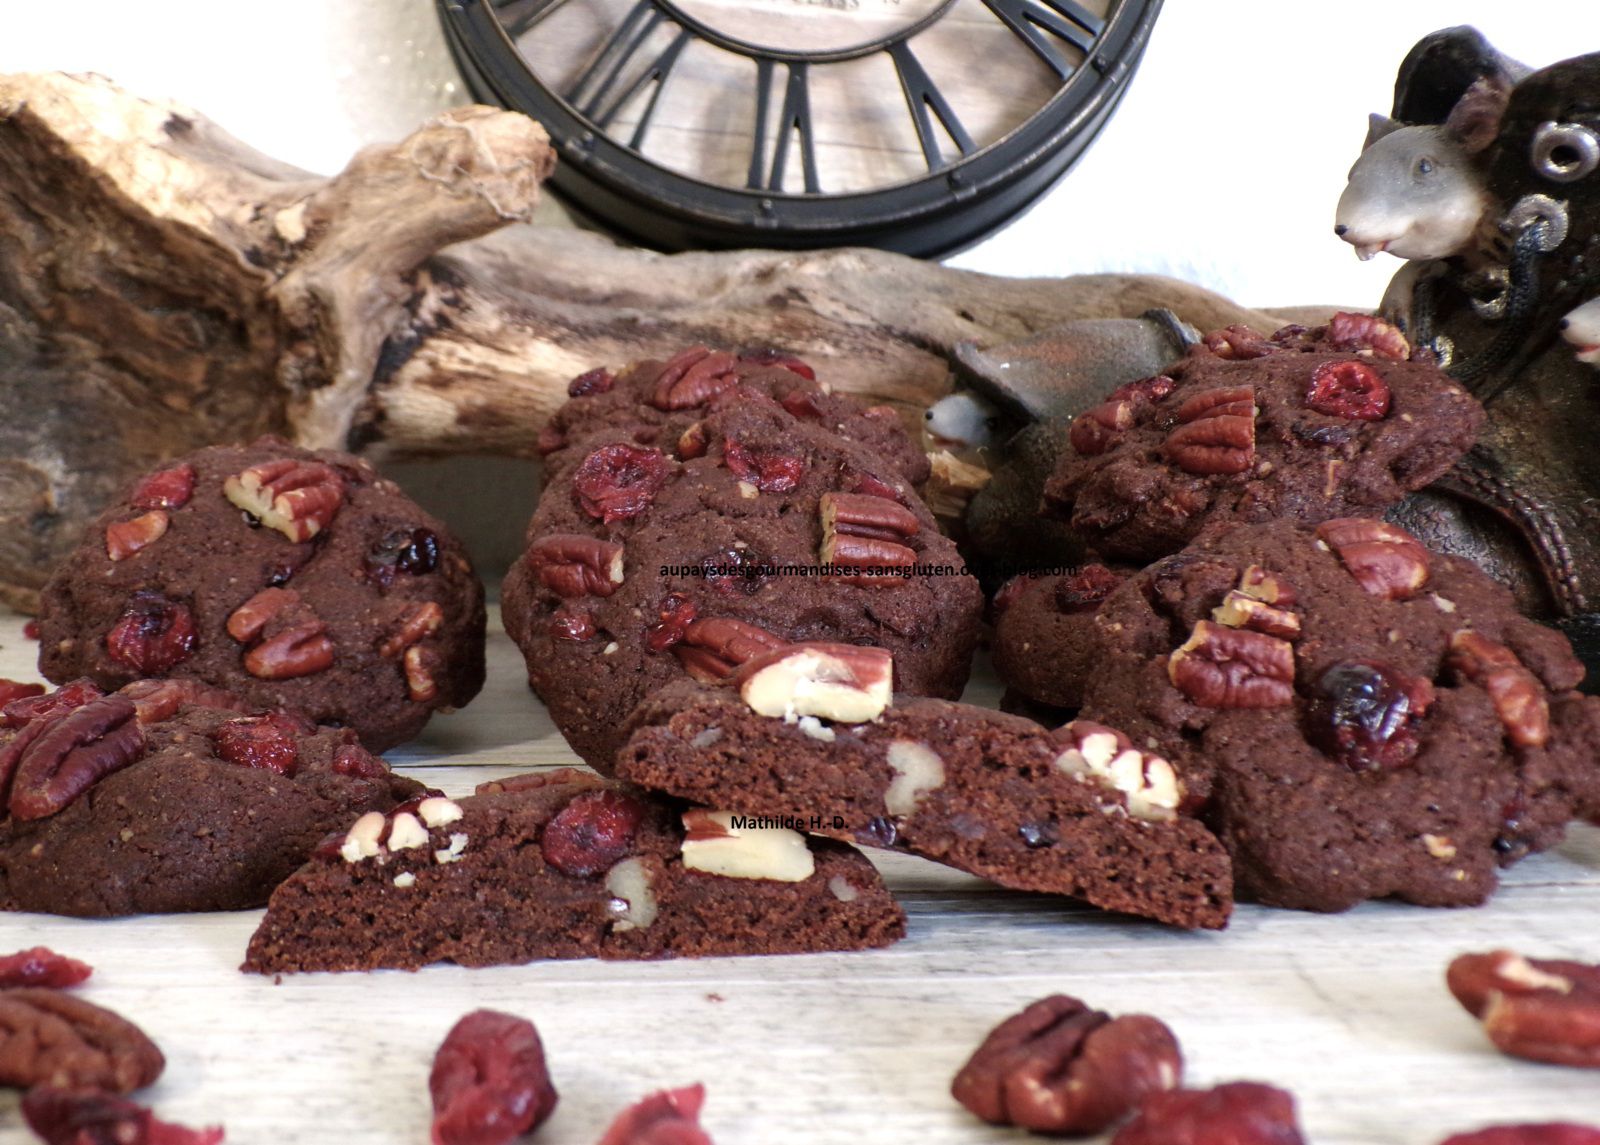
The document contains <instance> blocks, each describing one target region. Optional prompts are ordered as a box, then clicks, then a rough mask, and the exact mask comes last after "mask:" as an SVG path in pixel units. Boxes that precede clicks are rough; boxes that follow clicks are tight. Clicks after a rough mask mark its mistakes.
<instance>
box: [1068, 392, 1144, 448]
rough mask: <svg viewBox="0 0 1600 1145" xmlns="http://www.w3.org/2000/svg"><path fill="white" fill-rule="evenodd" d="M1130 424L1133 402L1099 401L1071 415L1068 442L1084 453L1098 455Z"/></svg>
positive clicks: (1131, 422)
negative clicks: (1073, 415)
mask: <svg viewBox="0 0 1600 1145" xmlns="http://www.w3.org/2000/svg"><path fill="white" fill-rule="evenodd" d="M1132 427H1133V402H1131V401H1128V400H1126V399H1121V400H1117V401H1107V402H1101V403H1100V404H1099V405H1097V406H1091V407H1090V408H1088V409H1086V410H1084V411H1083V412H1082V413H1080V414H1079V415H1078V416H1077V417H1075V418H1073V419H1072V426H1071V428H1070V429H1068V430H1067V443H1068V444H1069V445H1071V446H1072V448H1073V449H1075V450H1077V451H1078V453H1079V454H1080V455H1082V456H1084V457H1098V456H1100V454H1102V453H1104V452H1105V451H1106V450H1108V449H1110V448H1111V445H1112V443H1113V442H1115V441H1116V440H1117V438H1118V437H1119V436H1120V435H1121V434H1122V432H1123V431H1124V430H1126V429H1131V428H1132Z"/></svg>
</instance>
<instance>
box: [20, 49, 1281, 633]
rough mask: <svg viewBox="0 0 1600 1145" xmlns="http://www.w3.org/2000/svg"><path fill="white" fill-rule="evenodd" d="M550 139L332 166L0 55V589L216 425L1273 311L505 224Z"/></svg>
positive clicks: (375, 423) (899, 372)
mask: <svg viewBox="0 0 1600 1145" xmlns="http://www.w3.org/2000/svg"><path fill="white" fill-rule="evenodd" d="M553 164H554V154H553V152H552V150H551V147H550V144H549V141H548V139H547V137H546V135H545V133H544V131H543V130H542V129H541V128H540V127H539V125H538V124H536V123H534V122H533V121H531V120H529V119H527V118H525V117H523V116H521V115H517V114H515V113H511V112H505V111H496V110H491V109H489V108H483V107H469V108H463V109H459V110H456V111H452V112H449V113H446V114H444V115H441V116H438V117H436V118H434V119H432V120H429V121H428V122H426V123H424V124H423V125H422V126H421V127H419V128H418V130H417V131H416V132H415V133H414V134H413V135H411V136H410V137H409V138H407V139H406V140H404V141H402V142H401V143H399V144H396V145H393V146H379V147H372V148H368V149H366V150H364V151H362V152H361V153H360V154H359V155H357V156H356V157H355V159H354V160H353V161H352V162H351V164H350V165H349V167H347V168H346V169H345V170H344V172H342V173H341V174H339V175H338V176H335V177H333V178H331V179H326V178H320V177H317V176H313V175H310V174H307V173H306V172H304V171H300V170H297V169H295V168H292V167H289V166H287V165H285V164H282V163H279V162H277V161H275V160H273V159H270V158H268V157H266V156H263V155H261V154H259V153H258V152H255V151H253V150H251V149H250V148H248V147H247V146H245V145H244V144H242V143H240V142H239V141H237V140H235V139H233V138H232V137H230V136H228V135H227V134H226V133H225V132H223V131H222V130H220V129H219V128H217V127H216V126H215V125H214V124H211V123H210V122H209V121H207V120H206V119H204V118H203V117H202V116H200V115H197V114H196V113H195V112H193V111H191V110H189V109H187V108H183V107H180V106H177V105H174V104H170V103H165V102H161V101H153V100H145V99H140V98H137V97H134V96H132V95H129V94H127V93H125V92H122V91H120V90H119V89H117V88H116V87H115V86H113V85H112V84H110V83H109V82H107V81H105V80H103V79H99V78H97V77H74V76H66V75H60V74H50V75H22V76H9V77H7V76H0V410H3V411H4V414H5V416H4V417H3V418H0V600H4V601H7V602H9V603H11V604H13V605H16V606H18V607H23V608H27V607H29V606H30V605H31V603H32V599H33V594H34V593H35V591H36V590H37V588H38V587H39V585H40V584H42V583H43V580H44V578H45V577H46V576H47V575H48V571H49V569H50V567H51V565H52V564H53V563H54V562H55V561H56V560H58V559H59V558H60V557H61V556H62V555H63V553H64V552H65V551H66V550H67V549H68V548H70V547H71V546H72V545H73V544H74V543H76V541H77V538H78V536H79V535H80V533H81V530H82V527H83V525H84V523H85V522H86V521H87V520H88V519H89V518H90V517H91V516H92V515H93V514H94V513H95V512H96V511H97V510H98V509H99V508H100V507H101V506H102V505H104V504H105V503H106V501H107V500H108V499H109V498H110V497H111V496H112V494H113V493H114V491H115V489H116V488H117V487H118V486H119V485H120V484H122V483H123V482H124V481H126V480H127V479H128V478H129V477H130V476H132V475H133V474H135V473H137V472H138V471H140V470H142V469H145V468H148V467H149V466H151V465H153V464H155V463H156V462H158V461H160V460H162V459H165V458H167V457H171V456H174V455H176V454H179V453H183V452H186V451H188V450H190V449H193V448H196V447H198V446H200V445H203V444H208V443H212V442H217V441H226V440H236V439H240V438H248V437H251V436H254V435H256V434H259V433H262V432H277V433H282V434H285V435H287V436H289V437H291V438H293V439H295V440H297V441H298V442H300V443H302V444H306V445H312V446H319V447H327V446H350V447H353V448H358V449H361V450H364V451H365V452H367V453H369V454H383V453H391V454H409V455H440V454H447V453H455V452H478V453H502V454H512V455H527V454H530V453H532V452H533V447H534V442H535V440H536V438H537V436H538V431H539V428H540V426H541V425H542V424H543V422H544V419H545V418H546V417H547V416H548V414H549V413H550V411H551V410H552V409H553V408H554V407H555V406H556V405H558V404H559V403H560V402H561V401H562V400H564V397H565V384H566V382H567V380H568V379H569V378H571V377H572V376H573V375H575V374H577V373H580V372H582V371H583V370H585V369H588V368H590V367H591V366H593V365H596V364H601V363H609V364H620V363H622V362H625V361H627V360H629V359H632V358H636V357H640V356H646V355H654V354H666V353H671V352H672V351H674V350H676V349H678V348H681V347H682V346H684V345H687V344H691V343H695V342H710V343H723V344H730V345H751V344H760V345H775V346H782V347H784V348H787V349H789V350H792V351H794V352H797V353H800V354H802V355H803V356H805V357H806V358H807V359H809V360H811V361H813V362H814V363H815V364H816V366H817V367H818V369H819V370H820V371H822V372H823V376H825V377H826V378H828V379H829V380H831V381H832V382H833V383H834V384H835V385H837V386H838V387H840V388H842V389H847V390H853V391H859V392H862V393H866V394H870V395H872V396H873V397H875V398H878V399H880V400H885V401H891V402H896V403H900V404H901V405H903V406H905V407H906V408H907V409H908V410H912V409H916V410H920V408H921V407H923V406H925V405H926V404H927V403H929V402H930V401H932V400H934V399H936V398H937V397H938V396H940V395H941V394H942V393H944V392H945V391H946V390H947V389H948V387H949V380H950V370H949V358H950V351H951V348H952V347H953V346H954V345H955V344H956V343H958V342H960V341H963V340H975V341H978V342H980V343H994V342H1000V341H1006V340H1011V339H1015V338H1018V337H1023V336H1026V335H1028V334H1031V333H1034V332H1036V331H1038V330H1041V329H1044V328H1048V327H1050V326H1052V325H1054V324H1056V323H1059V322H1062V321H1066V320H1068V319H1073V318H1085V317H1115V316H1127V317H1132V316H1136V315H1138V314H1140V313H1142V312H1143V311H1144V310H1146V309H1147V308H1149V307H1152V306H1166V307H1169V308H1171V309H1172V310H1174V311H1176V312H1177V313H1178V314H1179V315H1180V316H1181V317H1183V318H1184V319H1186V320H1187V321H1189V322H1191V323H1193V324H1195V325H1197V326H1199V327H1201V328H1203V329H1204V328H1212V327H1217V326H1223V325H1227V324H1229V323H1233V322H1245V323H1252V324H1256V325H1260V326H1263V327H1266V328H1270V327H1271V326H1272V325H1273V324H1274V322H1273V319H1272V318H1271V317H1269V316H1268V315H1266V314H1264V313H1262V312H1259V311H1253V310H1249V309H1246V308H1244V307H1240V306H1237V305H1235V304H1233V303H1232V302H1230V301H1228V300H1227V299H1225V298H1222V297H1220V296H1218V295H1215V294H1212V293H1210V292H1208V291H1205V290H1202V289H1200V288H1198V287H1195V286H1192V285H1189V284H1187V283H1183V282H1179V281H1176V280H1173V279H1167V278H1161V277H1157V276H1142V275H1081V276H1075V277H1066V278H1057V279H1004V278H995V277H991V276H987V275H981V274H977V273H973V272H970V271H959V270H952V269H949V268H946V267H942V266H939V265H937V264H934V263H925V262H919V261H916V260H912V259H907V258H904V257H900V256H897V255H890V254H884V253H881V252H876V251H866V250H832V251H823V252H817V253H812V254H785V253H774V252H764V251H748V252H732V253H721V254H681V255H672V256H664V255H658V254H653V253H650V252H646V251H641V250H636V249H630V248H626V247H622V246H619V245H617V244H615V243H613V242H611V241H609V240H607V239H605V238H604V237H602V236H599V235H595V234H592V233H588V232H584V231H579V230H569V229H566V228H543V227H540V228H536V227H528V226H510V225H508V224H514V223H522V222H525V221H526V220H527V219H528V217H529V215H530V212H531V211H532V208H533V206H534V204H535V202H536V201H537V197H538V193H539V192H538V188H539V184H540V182H541V181H542V180H543V179H544V178H545V177H546V176H547V175H548V174H549V172H550V170H551V168H552V166H553Z"/></svg>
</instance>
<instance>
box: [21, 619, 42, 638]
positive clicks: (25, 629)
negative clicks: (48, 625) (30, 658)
mask: <svg viewBox="0 0 1600 1145" xmlns="http://www.w3.org/2000/svg"><path fill="white" fill-rule="evenodd" d="M22 638H23V639H24V640H37V639H39V622H38V621H37V620H33V619H30V620H28V621H27V623H25V624H24V625H23V626H22Z"/></svg>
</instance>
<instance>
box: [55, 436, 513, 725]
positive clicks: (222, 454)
mask: <svg viewBox="0 0 1600 1145" xmlns="http://www.w3.org/2000/svg"><path fill="white" fill-rule="evenodd" d="M39 627H40V645H39V667H40V670H41V671H42V672H43V673H44V675H45V676H46V677H47V678H48V679H50V680H54V681H56V682H57V683H63V682H65V681H68V680H73V679H77V678H79V677H88V678H90V679H92V680H94V682H95V683H96V684H98V685H99V686H100V687H102V688H118V687H121V686H122V685H124V684H127V683H128V682H129V681H131V680H135V679H140V678H144V677H155V676H162V677H172V678H181V679H192V680H198V681H202V682H204V683H207V684H211V685H214V686H217V687H221V688H226V689H228V690H229V691H231V692H233V693H234V694H236V695H238V696H239V697H241V698H242V699H244V700H245V701H247V702H248V703H250V704H251V705H253V706H255V707H258V708H262V709H266V708H289V709H292V710H295V711H298V712H300V713H301V714H302V715H305V716H306V717H307V718H309V719H311V720H313V721H314V722H319V723H328V724H341V725H343V726H346V727H350V728H352V729H354V730H355V732H356V734H358V735H359V736H360V737H361V739H362V742H363V743H364V744H366V746H367V747H368V749H369V750H372V751H382V750H385V749H387V748H390V747H393V746H395V745H396V744H399V743H403V742H405V741H406V740H408V739H412V738H414V737H415V736H416V735H417V734H418V733H419V732H420V731H421V730H422V727H423V725H424V724H426V723H427V721H428V718H429V717H430V716H431V715H432V714H433V713H434V711H436V710H438V709H441V708H455V707H460V706H461V705H463V704H465V703H466V702H467V701H468V700H470V699H471V698H472V697H473V696H474V695H476V694H477V691H478V689H479V688H480V687H481V686H482V684H483V671H484V669H483V642H484V609H483V586H482V584H481V583H480V582H479V581H478V578H477V577H476V576H475V575H474V574H473V572H472V568H471V566H470V565H469V564H468V562H467V558H466V555H465V552H464V551H463V549H462V547H461V545H460V543H459V542H458V541H457V540H456V539H455V538H454V537H453V536H452V535H451V534H450V532H449V530H447V529H446V528H445V527H444V525H442V524H441V523H440V522H439V521H437V520H435V519H434V518H433V517H431V516H429V515H428V514H427V513H425V512H423V510H422V509H421V508H420V507H419V506H418V505H417V504H416V503H415V502H413V501H412V500H411V499H410V498H408V497H407V496H406V495H405V494H404V493H403V492H401V491H400V489H399V487H398V486H396V485H395V484H394V483H393V482H392V481H388V480H385V479H383V478H381V477H379V476H378V474H377V473H375V472H374V471H373V470H372V468H371V467H370V466H369V465H367V463H366V462H364V461H361V460H359V459H358V458H355V457H352V456H350V455H349V454H345V453H334V452H331V451H322V452H314V451H311V450H304V449H297V448H295V447H293V446H291V445H289V444H288V443H286V442H283V441H280V440H278V439H276V438H262V439H260V440H259V441H256V442H255V443H253V444H251V445H247V446H218V447H215V448H211V449H203V450H200V451H199V452H198V453H194V454H191V455H190V456H188V457H186V458H183V459H180V460H178V461H174V462H171V463H169V464H168V465H166V466H164V467H163V468H162V469H160V470H157V471H156V472H154V473H152V474H149V475H148V476H146V477H145V478H143V479H142V480H140V481H139V482H137V483H136V484H135V485H134V486H133V487H132V488H131V489H130V490H129V491H128V492H127V493H126V494H125V495H124V496H123V497H122V498H120V499H119V500H118V501H117V502H116V503H114V504H113V505H112V506H111V507H110V508H109V509H107V510H106V511H105V513H104V514H102V516H101V517H100V518H99V520H98V521H97V522H96V523H95V524H94V526H92V527H91V528H90V530H89V533H88V536H87V537H86V538H85V539H84V542H83V544H82V545H80V546H79V548H78V549H77V550H76V551H75V552H74V553H73V554H72V555H71V556H70V557H68V558H67V560H66V562H65V563H64V564H63V565H62V566H61V567H60V568H59V569H57V570H56V572H55V575H54V576H52V577H51V579H50V582H49V583H48V584H47V585H46V586H45V588H44V590H43V593H42V595H41V597H40V614H39Z"/></svg>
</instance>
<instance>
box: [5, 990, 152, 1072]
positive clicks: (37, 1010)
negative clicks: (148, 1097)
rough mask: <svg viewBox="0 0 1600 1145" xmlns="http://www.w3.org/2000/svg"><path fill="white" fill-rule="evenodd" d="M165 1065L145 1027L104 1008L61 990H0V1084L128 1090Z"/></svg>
mask: <svg viewBox="0 0 1600 1145" xmlns="http://www.w3.org/2000/svg"><path fill="white" fill-rule="evenodd" d="M166 1064H167V1062H166V1058H164V1057H163V1056H162V1054H161V1050H160V1049H158V1048H157V1047H156V1044H155V1043H154V1042H152V1041H151V1040H150V1039H149V1038H148V1037H146V1036H145V1033H144V1031H143V1030H141V1029H140V1028H139V1027H138V1026H136V1025H134V1024H133V1023H132V1022H130V1021H128V1020H127V1019H126V1018H124V1017H122V1016H121V1015H120V1014H115V1013H113V1012H112V1011H110V1010H107V1009H105V1008H104V1007H103V1006H96V1005H95V1004H94V1003H93V1002H86V1001H84V1000H83V999H82V998H77V997H74V996H73V995H71V994H67V993H63V992H62V991H60V990H46V989H42V988H37V987H22V988H19V989H14V990H0V1086H9V1087H13V1088H16V1089H31V1088H32V1087H34V1086H36V1085H40V1086H58V1087H61V1088H66V1089H98V1090H106V1091H108V1092H111V1093H131V1092H133V1091H134V1090H136V1089H143V1088H144V1087H145V1086H147V1085H150V1084H152V1083H154V1082H155V1080H156V1079H157V1078H158V1077H160V1076H161V1071H162V1070H163V1069H165V1068H166Z"/></svg>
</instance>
